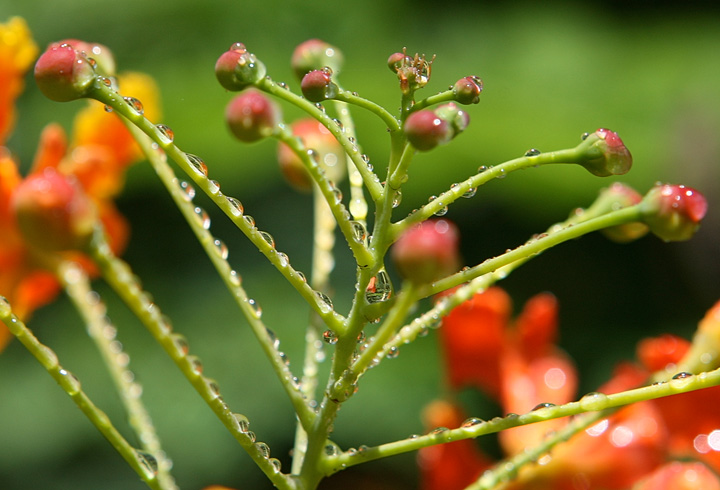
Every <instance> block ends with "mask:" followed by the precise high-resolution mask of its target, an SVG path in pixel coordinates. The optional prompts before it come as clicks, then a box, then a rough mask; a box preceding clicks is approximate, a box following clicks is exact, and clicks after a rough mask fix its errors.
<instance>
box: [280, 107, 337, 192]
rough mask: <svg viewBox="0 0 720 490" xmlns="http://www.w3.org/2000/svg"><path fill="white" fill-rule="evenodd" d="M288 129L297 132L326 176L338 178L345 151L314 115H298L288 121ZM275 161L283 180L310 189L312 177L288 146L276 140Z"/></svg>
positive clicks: (302, 188) (298, 187) (333, 178)
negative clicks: (294, 119)
mask: <svg viewBox="0 0 720 490" xmlns="http://www.w3.org/2000/svg"><path fill="white" fill-rule="evenodd" d="M292 132H293V134H294V135H296V136H298V137H299V138H300V139H301V140H302V142H303V144H304V145H305V147H306V148H308V155H309V156H310V158H311V159H313V160H314V161H316V162H317V163H318V165H320V167H321V168H322V169H323V170H324V171H325V175H326V176H327V178H328V179H330V180H332V181H334V182H339V181H341V180H342V179H343V178H344V177H345V173H346V172H347V166H346V165H345V153H344V151H343V148H342V146H341V145H340V143H338V141H337V140H336V139H335V137H334V136H333V135H332V133H330V131H328V129H327V128H326V127H325V126H323V125H322V124H320V123H319V122H318V121H317V120H315V119H301V120H299V121H296V122H295V123H293V125H292ZM278 162H279V163H280V171H281V172H282V174H283V176H284V177H285V180H287V181H288V183H289V184H290V185H292V186H293V187H294V188H295V189H297V190H299V191H310V190H311V189H312V178H311V177H310V175H309V174H308V172H307V170H306V169H305V165H304V164H303V162H302V160H300V157H298V156H297V155H296V154H295V152H293V151H292V150H291V149H290V147H288V146H287V145H285V144H282V143H281V144H280V146H279V147H278Z"/></svg>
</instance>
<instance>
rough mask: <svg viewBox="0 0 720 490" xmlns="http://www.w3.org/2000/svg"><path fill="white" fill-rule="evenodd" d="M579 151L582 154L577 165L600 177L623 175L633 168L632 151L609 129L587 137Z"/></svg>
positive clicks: (600, 130)
mask: <svg viewBox="0 0 720 490" xmlns="http://www.w3.org/2000/svg"><path fill="white" fill-rule="evenodd" d="M577 150H579V151H580V152H581V154H580V157H579V159H578V162H577V163H579V164H580V165H582V166H583V167H585V168H586V169H587V171H588V172H590V173H591V174H593V175H597V176H598V177H607V176H608V175H622V174H625V173H627V172H628V171H629V170H630V167H632V155H631V154H630V150H628V149H627V147H626V146H625V144H624V143H623V141H622V139H620V136H618V134H617V133H616V132H614V131H610V130H608V129H602V128H601V129H598V130H597V131H595V132H594V133H592V134H589V135H586V136H585V137H584V139H583V141H582V143H580V145H578V147H577Z"/></svg>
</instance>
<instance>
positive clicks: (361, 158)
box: [360, 153, 370, 165]
mask: <svg viewBox="0 0 720 490" xmlns="http://www.w3.org/2000/svg"><path fill="white" fill-rule="evenodd" d="M360 160H362V161H363V162H364V163H365V164H366V165H367V164H368V163H370V157H369V156H367V155H366V154H365V153H363V154H362V155H360Z"/></svg>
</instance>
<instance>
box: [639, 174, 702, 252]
mask: <svg viewBox="0 0 720 490" xmlns="http://www.w3.org/2000/svg"><path fill="white" fill-rule="evenodd" d="M641 209H642V212H643V221H644V222H645V224H646V225H648V226H649V227H650V231H652V232H653V233H654V234H655V235H657V236H658V237H660V238H661V239H663V240H665V241H666V242H675V241H683V240H689V239H690V238H691V237H692V236H693V235H694V234H695V232H696V231H697V229H698V228H699V226H700V221H701V220H702V219H703V217H704V216H705V213H706V212H707V200H706V199H705V196H703V195H702V194H700V193H699V192H698V191H696V190H695V189H692V188H690V187H685V186H684V185H667V184H666V185H659V186H656V187H653V188H652V189H650V191H649V192H648V193H647V194H646V195H645V197H644V198H643V200H642V204H641Z"/></svg>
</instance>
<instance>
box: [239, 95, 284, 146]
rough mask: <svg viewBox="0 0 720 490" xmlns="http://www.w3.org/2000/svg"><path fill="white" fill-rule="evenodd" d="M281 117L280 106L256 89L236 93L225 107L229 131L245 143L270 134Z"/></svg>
mask: <svg viewBox="0 0 720 490" xmlns="http://www.w3.org/2000/svg"><path fill="white" fill-rule="evenodd" d="M281 118H282V114H281V113H280V108H279V107H278V106H277V105H276V104H274V103H273V102H272V101H271V100H270V99H268V98H267V97H266V96H265V95H264V94H262V93H261V92H258V91H257V90H248V91H247V92H244V93H242V94H240V95H237V96H236V97H235V98H233V99H232V100H231V101H230V103H229V104H228V106H227V108H226V109H225V120H226V121H227V124H228V127H229V128H230V131H232V134H233V135H235V137H236V138H237V139H239V140H240V141H245V142H246V143H252V142H253V141H258V140H260V139H262V138H266V137H268V136H270V135H271V134H272V132H273V131H274V130H275V128H276V127H277V125H278V123H280V121H281Z"/></svg>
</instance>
